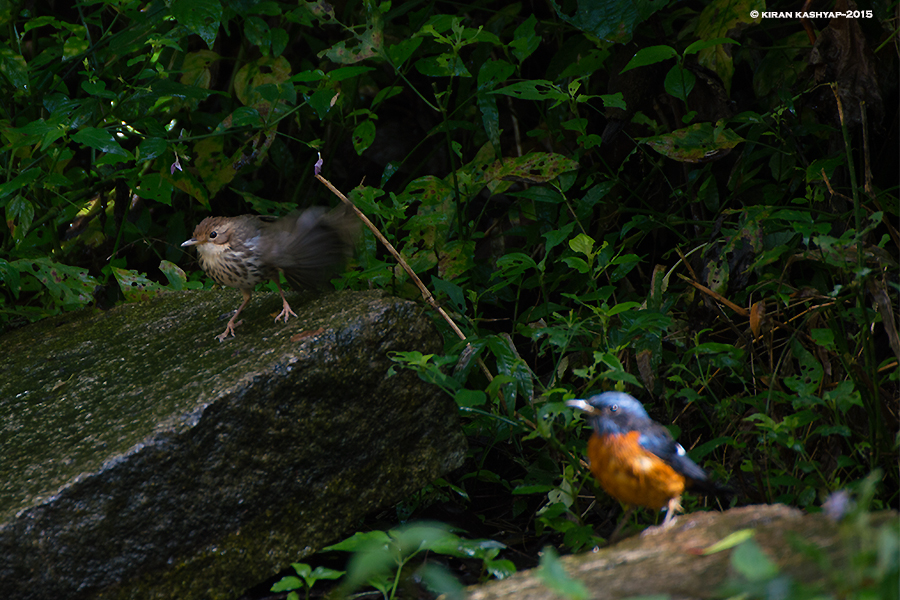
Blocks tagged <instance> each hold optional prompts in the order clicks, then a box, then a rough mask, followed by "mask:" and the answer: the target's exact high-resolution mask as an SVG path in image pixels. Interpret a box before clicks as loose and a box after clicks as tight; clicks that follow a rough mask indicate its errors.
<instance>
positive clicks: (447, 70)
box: [415, 53, 472, 77]
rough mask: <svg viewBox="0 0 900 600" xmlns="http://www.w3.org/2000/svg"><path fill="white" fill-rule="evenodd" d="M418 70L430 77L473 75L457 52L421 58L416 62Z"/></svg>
mask: <svg viewBox="0 0 900 600" xmlns="http://www.w3.org/2000/svg"><path fill="white" fill-rule="evenodd" d="M415 67H416V70H418V71H419V73H421V74H422V75H427V76H429V77H471V76H472V74H471V73H469V70H468V69H467V68H466V65H465V63H464V62H463V59H462V57H460V56H459V55H457V54H449V53H448V54H439V55H438V56H429V57H427V58H420V59H419V60H417V61H416V63H415Z"/></svg>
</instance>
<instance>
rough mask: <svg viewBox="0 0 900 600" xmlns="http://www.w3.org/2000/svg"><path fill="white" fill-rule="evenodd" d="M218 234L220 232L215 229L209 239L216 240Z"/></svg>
mask: <svg viewBox="0 0 900 600" xmlns="http://www.w3.org/2000/svg"><path fill="white" fill-rule="evenodd" d="M217 235H219V234H218V233H216V232H215V231H213V232H212V233H210V234H209V239H211V240H214V239H216V236H217Z"/></svg>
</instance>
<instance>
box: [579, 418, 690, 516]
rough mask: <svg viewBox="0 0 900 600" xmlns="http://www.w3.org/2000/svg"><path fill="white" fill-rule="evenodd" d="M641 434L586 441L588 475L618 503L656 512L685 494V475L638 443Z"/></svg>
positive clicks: (635, 433)
mask: <svg viewBox="0 0 900 600" xmlns="http://www.w3.org/2000/svg"><path fill="white" fill-rule="evenodd" d="M639 437H640V433H639V432H637V431H630V432H628V433H626V434H622V435H607V436H604V437H602V438H601V437H599V436H597V435H592V436H591V439H590V440H589V441H588V458H589V459H590V461H591V473H593V475H594V477H595V478H596V479H597V481H599V482H600V485H601V486H603V489H604V490H606V493H607V494H609V495H610V496H612V497H613V498H615V499H616V500H618V501H620V502H624V503H626V504H634V505H637V506H646V507H647V508H652V509H655V510H659V509H661V508H663V507H664V506H666V505H667V504H668V502H669V500H670V499H672V498H678V497H679V496H681V493H682V492H684V485H685V483H684V476H682V475H680V474H679V473H678V472H677V471H675V470H674V469H673V468H672V467H670V466H669V465H668V464H666V463H665V462H664V461H663V460H662V459H660V458H659V457H658V456H656V455H655V454H652V453H650V452H648V451H646V450H644V449H643V448H641V446H640V444H638V438H639Z"/></svg>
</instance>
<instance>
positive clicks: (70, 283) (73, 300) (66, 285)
mask: <svg viewBox="0 0 900 600" xmlns="http://www.w3.org/2000/svg"><path fill="white" fill-rule="evenodd" d="M10 264H11V265H12V266H13V268H15V269H16V270H18V271H19V273H27V274H29V275H32V276H34V277H35V278H37V280H38V281H40V282H41V283H42V284H43V285H44V287H46V288H47V290H48V291H49V292H50V294H51V295H52V297H53V299H54V301H55V302H56V304H57V305H58V306H64V307H76V306H84V305H85V304H87V303H89V302H91V300H93V293H94V288H96V287H97V285H99V284H98V283H97V280H96V279H94V278H93V277H91V276H90V275H88V273H87V270H85V269H82V268H80V267H70V266H68V265H64V264H61V263H57V262H53V261H51V260H50V259H49V258H35V259H21V260H17V261H15V262H13V263H10Z"/></svg>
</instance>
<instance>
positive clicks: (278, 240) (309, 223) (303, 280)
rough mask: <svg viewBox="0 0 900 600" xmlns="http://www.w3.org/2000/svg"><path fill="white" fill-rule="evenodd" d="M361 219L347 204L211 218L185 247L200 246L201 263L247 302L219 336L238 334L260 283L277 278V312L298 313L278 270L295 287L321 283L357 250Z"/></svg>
mask: <svg viewBox="0 0 900 600" xmlns="http://www.w3.org/2000/svg"><path fill="white" fill-rule="evenodd" d="M357 230H358V221H357V219H356V216H355V215H353V214H352V212H351V211H350V210H348V209H347V208H346V207H343V206H342V207H340V208H338V209H335V210H332V211H328V210H326V209H324V208H321V207H315V208H310V209H307V210H305V211H302V212H292V213H291V214H289V215H287V216H285V217H281V218H280V219H277V218H275V217H266V216H257V215H241V216H239V217H207V218H205V219H203V220H202V221H200V224H199V225H197V227H196V228H195V229H194V234H193V237H192V238H191V239H189V240H187V241H186V242H184V243H183V244H181V245H182V246H197V254H198V257H199V259H200V267H201V268H202V269H203V270H204V271H205V272H206V274H207V275H209V276H210V277H212V278H213V279H214V280H215V281H216V283H219V284H221V285H226V286H228V287H233V288H238V289H239V290H241V294H243V296H244V301H243V302H241V305H240V306H239V307H238V309H237V311H236V312H235V313H234V316H232V317H231V319H230V320H229V321H228V325H226V327H225V331H223V332H222V333H221V334H220V335H218V336H216V337H217V338H218V340H219V341H220V342H221V341H224V340H225V338H226V337H228V336H229V335H232V336H234V328H235V327H237V326H238V325H240V324H241V323H242V322H243V321H236V319H237V318H238V315H240V314H241V311H242V310H244V308H245V307H246V306H247V304H248V303H249V302H250V296H251V294H252V293H253V288H254V287H255V286H256V284H258V283H262V282H264V281H267V280H272V281H274V282H275V285H276V286H277V287H278V291H279V293H280V294H281V301H282V303H283V308H282V310H281V312H280V313H279V314H278V316H277V317H275V322H276V323H277V322H278V320H279V319H282V318H283V319H284V321H285V323H287V320H288V318H289V317H290V316H291V315H293V316H295V317H296V316H297V313H295V312H294V311H293V310H291V306H290V305H289V304H288V301H287V300H286V299H285V297H284V292H283V291H282V290H281V284H280V283H279V280H278V274H279V273H284V276H285V279H287V281H288V283H290V284H291V287H293V288H294V289H304V288H321V287H322V286H324V285H325V284H326V283H328V282H329V281H330V280H331V279H332V277H334V276H335V275H336V274H337V273H338V271H339V270H340V269H341V268H342V267H343V264H344V262H345V261H346V259H347V258H348V257H349V256H350V255H351V254H352V252H353V246H354V241H355V237H356V232H357Z"/></svg>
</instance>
